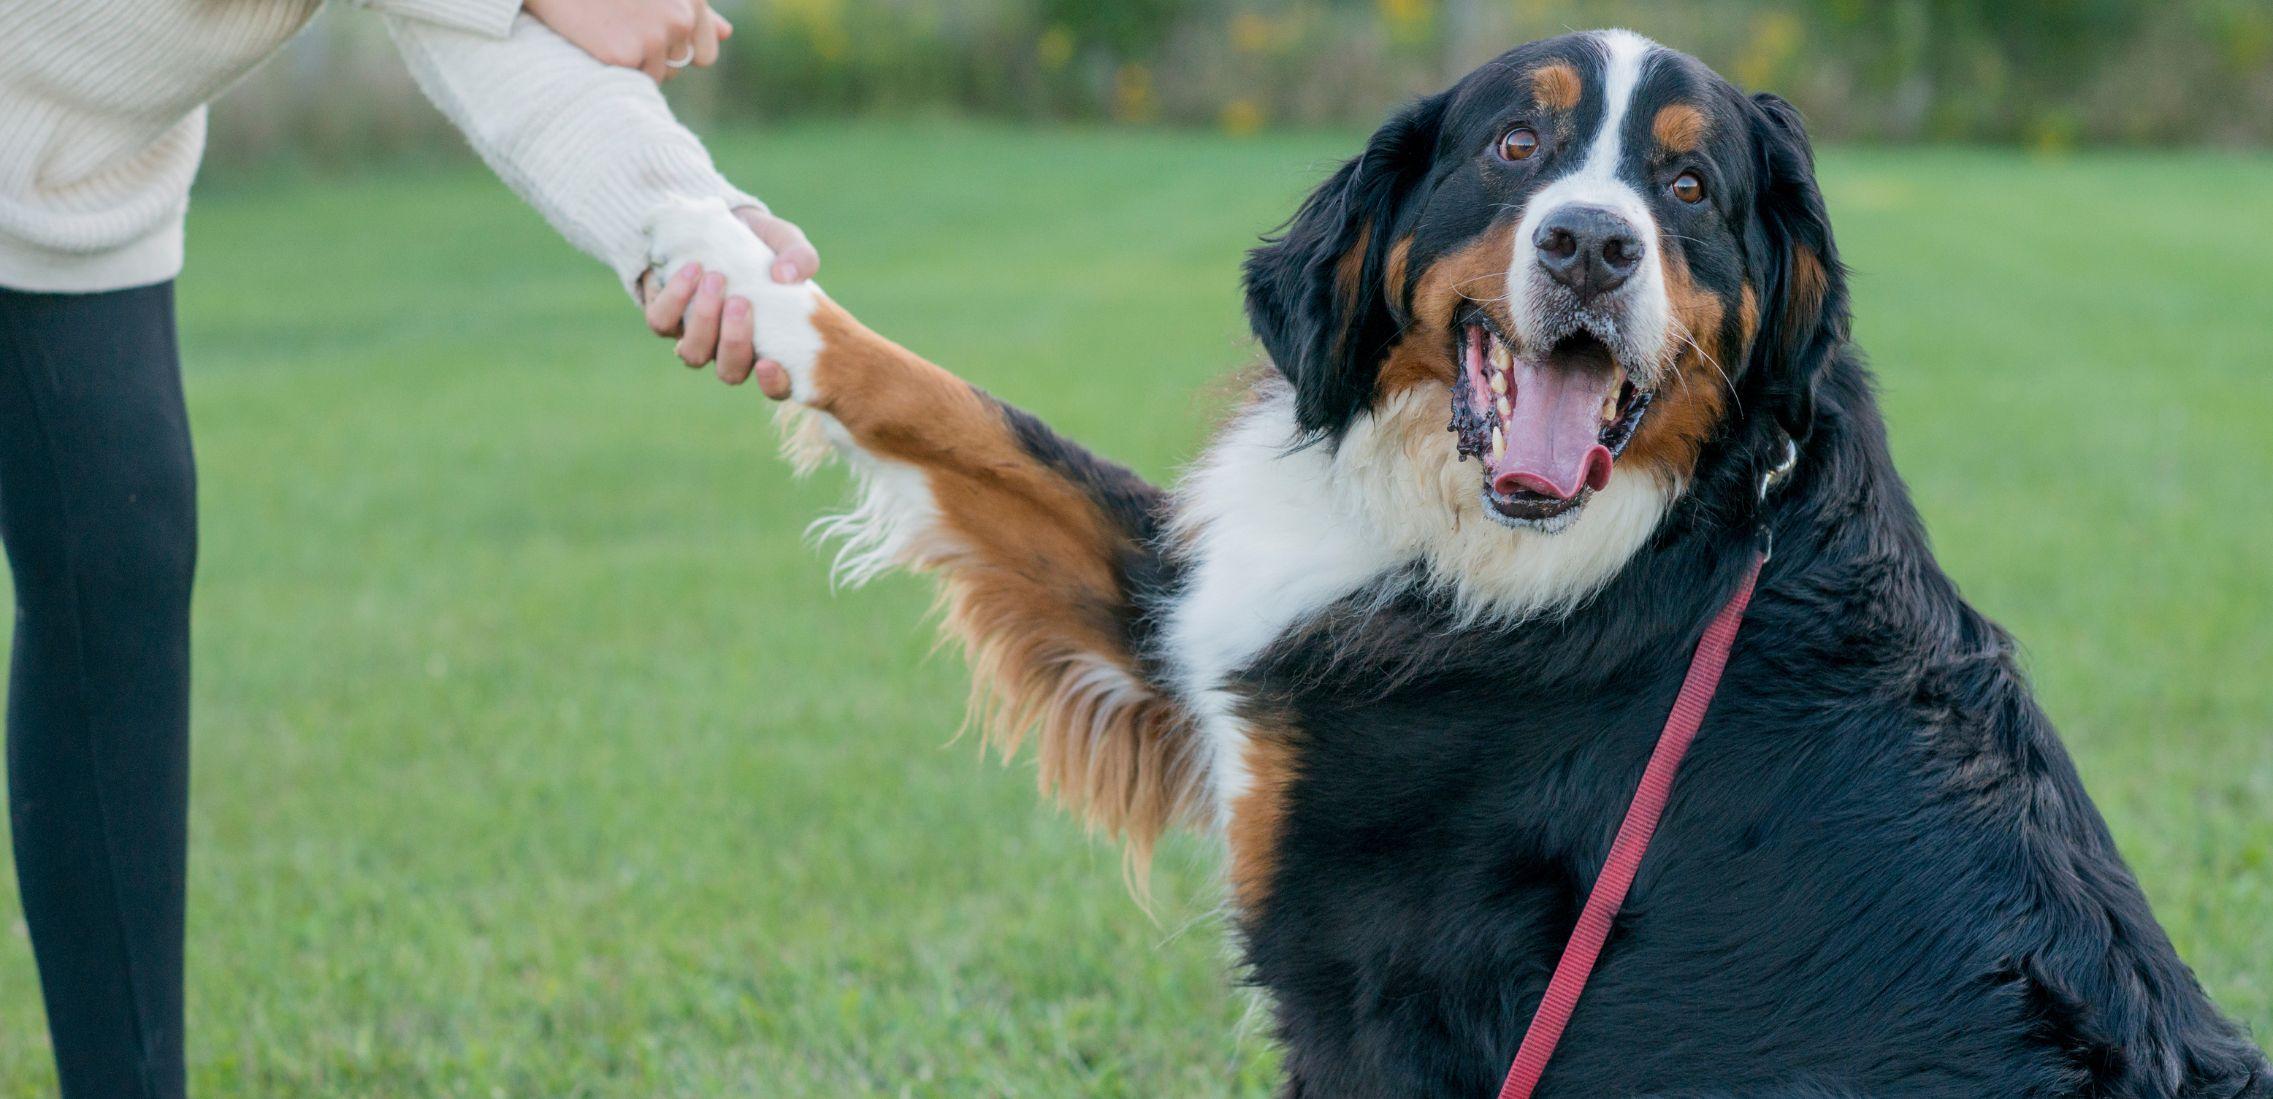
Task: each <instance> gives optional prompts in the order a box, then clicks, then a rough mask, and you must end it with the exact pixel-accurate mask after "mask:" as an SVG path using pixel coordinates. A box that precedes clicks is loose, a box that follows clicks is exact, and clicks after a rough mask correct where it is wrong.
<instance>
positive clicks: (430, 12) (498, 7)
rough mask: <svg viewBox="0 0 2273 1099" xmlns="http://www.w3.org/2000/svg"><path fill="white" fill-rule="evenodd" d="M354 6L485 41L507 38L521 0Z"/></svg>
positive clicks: (378, 1)
mask: <svg viewBox="0 0 2273 1099" xmlns="http://www.w3.org/2000/svg"><path fill="white" fill-rule="evenodd" d="M355 5H356V6H357V7H362V8H369V9H371V10H372V11H375V12H378V13H380V14H382V15H392V16H400V17H402V18H404V19H415V20H418V21H419V22H422V23H432V24H435V25H436V26H442V27H452V28H455V29H457V30H462V31H472V32H473V33H475V34H478V35H482V36H483V37H486V38H503V37H505V35H506V33H507V32H508V31H511V30H512V29H513V17H514V16H515V15H518V14H520V12H521V0H355Z"/></svg>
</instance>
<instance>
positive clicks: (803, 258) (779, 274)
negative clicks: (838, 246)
mask: <svg viewBox="0 0 2273 1099" xmlns="http://www.w3.org/2000/svg"><path fill="white" fill-rule="evenodd" d="M734 213H735V215H736V216H738V217H740V218H741V219H742V223H743V224H745V225H748V226H749V227H750V231H751V232H753V233H756V234H757V235H758V239H759V240H762V241H764V242H766V247H768V248H771V249H773V254H774V261H773V281H775V282H782V283H789V282H803V281H805V280H806V279H809V278H812V277H813V275H814V274H815V273H816V272H818V271H819V270H820V269H821V253H820V252H819V251H817V250H815V249H814V247H813V244H812V242H811V241H808V240H806V239H805V230H803V229H800V228H798V227H797V226H796V224H795V223H793V222H790V221H785V220H783V219H781V218H778V217H775V216H773V215H772V214H769V213H766V212H765V211H762V210H758V209H755V208H745V209H740V210H736V211H734Z"/></svg>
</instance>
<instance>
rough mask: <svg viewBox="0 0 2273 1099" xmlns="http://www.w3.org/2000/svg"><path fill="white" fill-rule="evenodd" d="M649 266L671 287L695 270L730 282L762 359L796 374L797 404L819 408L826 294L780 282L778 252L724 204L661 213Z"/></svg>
mask: <svg viewBox="0 0 2273 1099" xmlns="http://www.w3.org/2000/svg"><path fill="white" fill-rule="evenodd" d="M647 259H648V266H649V267H651V268H653V269H654V271H655V272H656V274H657V275H658V276H659V277H661V278H663V279H665V280H668V279H669V278H670V277H671V276H672V275H674V274H676V273H678V271H679V269H680V268H682V267H685V266H686V265H687V264H690V263H699V264H701V265H702V269H703V270H704V271H709V272H715V273H718V274H721V275H724V276H726V294H727V296H728V297H736V298H745V299H748V301H749V303H750V307H751V314H752V316H753V318H754V320H755V322H756V323H755V343H756V345H757V349H758V354H760V355H763V356H765V357H766V358H769V359H772V360H774V361H776V362H779V363H780V364H781V365H782V367H783V368H784V369H786V370H787V371H788V372H789V396H790V399H791V400H794V401H798V402H800V403H811V402H812V400H813V396H814V390H813V366H814V363H815V361H816V360H818V359H819V358H820V354H821V334H820V332H819V331H818V330H816V329H815V328H814V326H813V312H814V309H815V308H816V307H817V306H818V305H819V303H820V299H821V288H820V287H819V286H817V285H815V284H814V283H812V282H809V281H808V282H800V283H794V284H791V285H787V286H784V285H782V284H781V283H778V282H775V281H774V280H773V274H772V271H773V260H774V254H773V249H771V248H768V247H766V245H765V242H764V241H761V240H759V239H758V236H757V234H756V233H753V232H751V231H750V228H749V226H747V225H744V224H743V223H742V219H740V218H738V217H736V216H734V212H733V211H732V210H730V209H728V208H727V206H726V203H725V201H724V200H722V199H700V200H688V199H674V200H672V201H670V202H668V203H666V204H665V205H663V206H660V207H658V208H657V209H656V210H655V212H654V213H653V214H652V215H650V216H649V217H648V220H647Z"/></svg>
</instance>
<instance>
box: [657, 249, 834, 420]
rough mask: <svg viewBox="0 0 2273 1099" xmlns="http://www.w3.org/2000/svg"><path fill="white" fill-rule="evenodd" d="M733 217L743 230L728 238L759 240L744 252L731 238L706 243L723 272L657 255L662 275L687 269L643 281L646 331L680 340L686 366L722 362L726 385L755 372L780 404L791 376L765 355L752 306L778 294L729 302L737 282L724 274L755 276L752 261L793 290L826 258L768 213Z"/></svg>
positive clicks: (681, 257) (757, 292)
mask: <svg viewBox="0 0 2273 1099" xmlns="http://www.w3.org/2000/svg"><path fill="white" fill-rule="evenodd" d="M733 218H734V221H736V222H739V223H740V224H739V226H737V227H736V228H734V229H727V230H724V232H725V233H731V234H736V235H740V234H741V232H742V230H744V229H746V230H747V232H748V235H749V236H754V237H755V238H756V239H755V240H747V237H745V240H746V241H747V243H748V244H749V245H751V247H749V248H746V249H740V250H736V249H734V248H732V245H733V244H734V243H735V242H734V241H732V240H730V239H729V240H722V241H707V242H705V243H706V244H708V245H709V246H710V247H711V248H713V249H716V251H715V252H714V262H713V264H712V266H713V267H714V268H720V269H714V270H709V271H706V270H704V269H703V266H702V263H701V262H700V261H699V260H697V259H695V258H693V257H692V256H691V255H685V254H671V253H670V252H667V251H658V253H657V256H656V258H657V261H658V267H659V268H660V269H661V270H662V271H670V270H671V266H672V264H673V263H674V262H676V263H683V264H684V266H681V267H679V268H678V269H677V270H676V271H674V272H672V273H671V276H670V278H669V279H667V280H666V279H664V278H663V277H662V276H661V274H660V273H659V271H656V270H650V271H649V272H648V273H647V276H646V278H645V279H644V280H642V282H641V284H640V289H641V291H642V295H643V298H644V300H645V301H646V311H647V326H648V327H649V328H650V329H652V330H654V332H655V334H656V335H658V336H666V337H673V338H676V339H677V340H678V344H677V346H676V348H675V350H676V351H677V352H678V355H679V359H680V361H682V362H684V363H686V364H687V365H688V366H690V367H700V366H703V365H704V364H706V363H716V364H717V368H718V380H719V381H722V382H725V383H726V384H727V385H740V384H742V383H743V382H745V381H748V380H749V379H750V377H751V376H752V374H753V373H754V374H755V375H756V376H757V378H758V388H759V389H761V390H764V391H765V394H766V396H768V397H772V398H773V399H775V400H780V399H782V398H784V397H786V396H788V395H789V375H788V372H787V371H786V370H784V369H783V367H782V365H781V363H780V362H778V361H776V360H774V359H771V358H761V357H759V354H758V351H759V347H760V344H759V340H758V329H759V324H760V318H759V316H758V311H757V309H756V308H755V307H753V306H752V305H751V298H753V297H771V296H773V295H770V294H766V293H765V291H766V289H767V288H766V287H764V286H763V285H762V284H761V285H760V286H758V287H756V288H751V289H746V290H745V291H744V293H742V294H737V295H735V296H732V297H729V296H728V295H727V291H728V289H729V287H730V285H731V280H730V272H729V270H727V269H726V268H729V267H731V266H740V268H741V270H742V271H743V272H744V276H745V279H746V277H747V272H748V271H750V270H752V267H751V266H749V261H751V260H756V261H757V262H758V264H760V265H762V268H763V269H764V270H765V271H766V273H767V276H768V277H770V278H771V279H772V280H773V282H774V283H776V284H779V285H780V286H784V287H787V286H793V285H795V284H799V283H803V282H805V281H806V280H808V279H810V278H812V277H813V273H814V272H815V271H817V270H819V269H820V266H821V256H820V253H819V252H816V251H815V250H814V248H813V245H812V244H811V243H810V242H808V241H807V240H806V239H805V233H804V231H803V230H801V229H799V228H798V227H797V226H796V225H794V224H792V223H790V222H788V221H785V220H783V219H781V218H778V217H775V216H774V215H772V214H770V213H767V212H765V211H763V210H759V209H757V208H755V207H749V206H745V207H741V208H739V209H736V210H735V211H733ZM725 224H733V223H732V222H727V223H725ZM760 246H762V248H761V247H760ZM681 248H682V249H683V248H684V245H683V244H682V245H681ZM761 253H762V254H761ZM728 257H732V258H731V260H729V259H728ZM777 308H779V306H777ZM790 308H796V309H797V315H798V319H800V320H801V319H802V318H803V316H804V312H803V309H802V308H800V307H798V306H796V305H791V306H790ZM785 319H786V318H785Z"/></svg>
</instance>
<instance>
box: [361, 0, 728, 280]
mask: <svg viewBox="0 0 2273 1099" xmlns="http://www.w3.org/2000/svg"><path fill="white" fill-rule="evenodd" d="M406 4H407V5H408V7H409V8H428V7H435V6H441V7H450V8H457V9H465V8H468V7H478V6H480V5H479V3H478V0H379V2H376V3H373V4H372V5H371V6H373V7H377V8H380V9H382V11H383V13H384V14H385V16H386V20H387V29H388V31H389V32H390V33H391V34H392V35H393V36H394V40H395V46H396V48H397V49H399V50H400V51H401V52H402V55H403V60H404V61H405V63H407V64H408V65H409V67H410V71H411V75H412V76H413V77H414V78H416V79H417V81H418V85H419V87H420V88H421V89H423V90H424V91H425V92H426V95H427V98H429V99H432V100H433V101H434V105H435V106H437V107H439V108H441V110H442V113H443V114H445V115H448V116H449V117H450V120H451V121H452V122H455V123H456V124H457V126H458V128H459V129H460V130H462V131H464V133H465V135H466V139H467V140H468V141H469V142H471V143H472V144H473V147H474V150H475V151H476V152H478V153H480V154H481V157H482V159H483V160H484V161H487V162H488V164H489V166H490V168H491V169H492V170H494V171H495V172H496V173H497V175H498V178H500V179H502V180H504V181H505V184H506V185H507V186H509V187H511V188H512V189H513V190H514V192H515V193H517V194H519V195H520V196H521V197H522V198H523V199H525V200H527V201H528V203H529V205H531V206H534V207H536V209H537V211H538V212H539V213H541V214H543V215H544V217H545V220H546V221H549V222H551V223H552V226H553V228H555V229H557V230H559V231H560V234H561V235H562V236H564V237H566V238H568V242H569V243H570V244H573V245H575V246H576V247H577V248H579V249H581V250H583V251H584V252H587V253H589V254H591V255H592V256H594V257H595V258H597V259H599V260H600V261H601V262H603V263H606V264H607V265H608V266H609V267H611V268H614V269H615V272H616V276H617V278H619V279H621V280H622V281H623V284H624V288H625V289H626V290H629V291H630V292H631V293H632V296H633V297H634V298H636V297H638V294H639V290H638V286H639V277H640V274H641V273H642V272H644V271H645V270H646V268H647V262H648V256H647V252H648V248H647V230H646V226H647V222H648V220H649V218H650V217H651V216H652V214H653V213H654V211H655V210H657V209H658V208H660V207H661V206H663V205H665V204H670V203H677V202H684V201H687V200H697V201H699V200H704V199H721V200H724V201H725V203H726V204H727V205H728V206H730V207H743V206H754V207H757V208H759V209H764V208H765V204H764V203H762V202H759V201H758V200H757V199H756V198H754V197H752V196H750V195H748V194H746V193H744V192H742V191H740V190H737V189H736V188H735V187H734V186H733V185H732V184H730V183H728V182H726V180H725V178H724V177H722V176H720V175H719V174H718V170H717V169H716V168H715V167H713V166H712V165H711V162H710V154H709V153H708V152H706V151H705V150H704V149H703V147H702V142H701V141H699V140H697V139H696V138H695V136H694V135H693V134H691V133H689V132H687V129H686V127H684V126H681V125H679V122H678V120H677V119H675V118H673V117H672V115H671V108H670V106H669V104H667V103H665V102H664V100H663V93H662V91H661V89H659V88H657V87H656V86H655V82H654V81H652V80H650V79H648V78H647V76H646V75H645V74H643V73H640V72H639V71H637V70H635V69H625V68H619V67H617V66H613V65H607V64H603V63H602V62H600V61H598V60H596V59H595V58H593V57H592V55H590V54H588V53H585V52H584V51H583V50H582V49H581V48H579V47H577V46H576V45H575V44H573V43H571V42H569V41H568V40H567V39H565V38H562V37H560V36H559V35H558V34H555V33H553V31H552V29H551V28H550V27H547V26H545V25H544V24H543V23H540V22H538V21H537V20H536V19H535V18H533V17H531V16H527V15H522V16H519V17H517V18H515V19H513V21H512V24H511V27H510V30H509V31H508V32H507V33H506V34H505V36H504V37H502V38H490V37H486V36H484V35H482V34H480V33H477V32H474V31H469V30H463V29H458V28H455V27H452V26H447V25H444V24H442V23H439V22H433V21H429V20H427V19H423V18H412V17H411V16H409V15H408V14H395V12H394V11H386V10H385V9H389V8H392V9H395V10H397V11H401V10H404V8H405V5H406Z"/></svg>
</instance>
